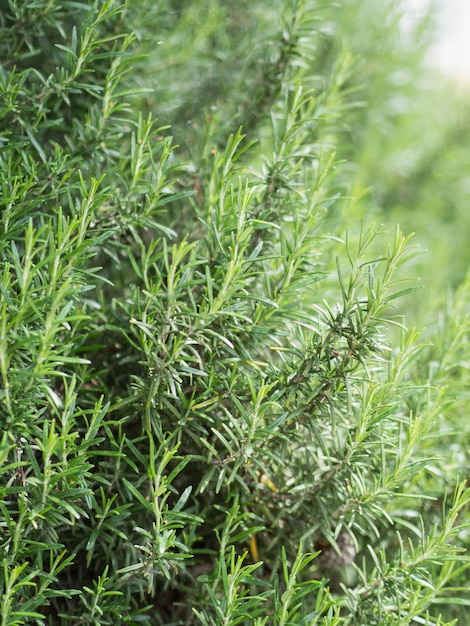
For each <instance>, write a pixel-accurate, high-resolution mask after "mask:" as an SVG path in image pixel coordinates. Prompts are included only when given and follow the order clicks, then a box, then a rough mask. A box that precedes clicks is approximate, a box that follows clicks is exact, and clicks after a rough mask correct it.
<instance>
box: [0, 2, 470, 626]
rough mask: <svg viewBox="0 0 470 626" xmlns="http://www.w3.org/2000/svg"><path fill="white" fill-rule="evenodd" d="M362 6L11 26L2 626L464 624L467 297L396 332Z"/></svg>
mask: <svg viewBox="0 0 470 626" xmlns="http://www.w3.org/2000/svg"><path fill="white" fill-rule="evenodd" d="M374 4H375V7H376V8H377V3H373V2H372V3H371V2H370V0H361V1H360V2H351V1H350V0H341V1H340V2H338V3H337V6H335V7H329V8H325V7H324V6H323V5H321V3H317V2H316V1H315V0H303V1H301V0H285V1H281V0H275V1H274V2H272V3H270V6H269V7H267V6H266V5H265V3H264V2H246V1H244V2H243V1H242V2H240V3H231V2H228V3H223V2H217V1H216V0H210V1H209V2H206V1H205V2H203V1H202V0H192V1H191V2H187V3H184V2H179V1H177V0H170V1H169V2H167V3H164V6H163V3H162V4H160V3H154V2H153V1H152V2H151V1H147V0H138V1H137V2H131V1H130V0H129V1H126V0H97V1H95V2H90V3H82V2H75V1H73V2H72V1H67V0H53V1H51V0H35V1H34V2H27V3H26V2H22V1H20V0H8V1H7V0H0V61H1V64H0V93H1V98H0V128H1V136H0V182H1V187H2V190H1V196H0V207H1V216H0V376H1V381H0V420H1V421H0V424H1V426H2V428H1V445H0V477H1V479H0V496H1V497H0V558H1V561H2V567H1V569H0V596H1V600H0V615H1V624H2V626H16V625H20V624H44V625H45V624H50V625H53V624H74V625H77V624H93V625H101V624H103V625H105V624H114V625H117V624H128V625H139V624H149V625H150V624H152V625H154V624H162V625H166V626H170V625H175V626H176V625H181V626H183V625H194V626H196V625H199V626H219V625H225V626H235V625H237V624H245V625H255V626H262V625H278V626H281V625H284V626H290V625H294V624H298V625H305V626H307V625H309V626H315V625H318V626H320V625H321V626H340V625H341V626H347V625H350V626H353V625H354V626H357V625H364V626H366V625H367V626H373V625H377V626H387V625H390V626H392V625H393V626H395V625H396V626H399V625H400V626H402V625H405V624H426V625H428V626H433V625H435V626H437V625H439V626H444V625H448V626H449V625H450V624H455V623H456V620H459V619H465V618H464V615H465V611H466V607H468V605H469V601H468V582H467V579H466V574H467V571H468V570H467V568H468V557H467V556H466V555H465V550H466V548H467V547H468V544H469V503H470V489H469V488H468V487H467V483H466V473H467V471H468V441H469V429H468V426H467V425H466V423H465V403H466V389H468V382H469V381H468V378H469V374H468V367H467V365H468V357H467V355H468V319H467V314H466V303H467V302H468V298H469V289H470V285H469V284H468V283H466V282H464V283H463V285H462V286H461V287H460V289H459V290H458V291H456V292H455V294H453V295H452V296H449V300H448V305H447V309H446V310H445V311H443V312H442V314H441V317H440V319H439V321H438V322H437V323H436V324H435V328H434V329H431V330H430V331H429V333H428V334H429V340H428V339H426V341H424V340H423V339H422V338H421V337H420V332H419V331H418V330H415V329H411V330H407V329H406V327H405V323H404V320H403V316H402V315H401V314H400V309H397V308H395V307H397V306H401V303H402V302H403V301H405V302H408V303H409V302H416V301H417V300H416V298H418V299H419V295H418V293H419V292H415V291H414V283H413V281H409V280H408V279H407V278H406V276H407V267H408V266H411V267H413V263H414V262H415V258H416V255H417V253H418V251H419V250H418V249H417V248H416V247H414V246H413V245H412V243H411V241H410V237H409V236H407V235H404V234H402V233H401V232H400V230H399V229H398V228H397V229H396V230H395V228H394V229H393V231H395V234H392V235H389V234H387V233H384V232H382V231H381V229H380V228H376V227H375V226H374V224H373V223H372V218H371V217H370V215H371V213H369V214H368V213H367V212H366V211H365V209H364V207H365V205H366V204H367V202H370V200H369V199H367V200H365V197H366V196H365V195H364V194H363V193H361V189H359V187H358V186H359V185H361V186H363V185H364V184H365V183H364V178H366V179H367V176H366V174H365V169H367V168H366V165H365V164H366V163H367V159H366V157H365V156H364V155H365V150H366V147H367V146H370V145H373V140H372V139H371V138H370V134H369V133H368V132H367V128H366V126H367V124H368V121H370V119H372V117H373V114H374V110H375V109H374V106H378V104H377V102H378V101H380V100H381V98H382V96H383V93H382V91H380V98H378V96H377V97H376V96H375V95H374V89H373V87H374V82H373V81H372V82H371V83H370V84H369V83H368V82H367V81H366V80H364V76H365V73H364V67H363V65H362V63H363V61H362V60H361V57H360V56H359V54H360V51H358V50H356V49H355V43H354V37H353V36H352V35H353V32H354V31H353V29H352V27H350V28H351V30H349V31H348V30H347V28H348V20H347V19H346V16H347V15H348V14H349V15H350V16H353V15H356V13H357V15H356V17H355V19H359V18H360V19H366V17H368V19H370V20H372V19H375V17H376V14H373V13H370V11H369V9H370V7H371V5H372V6H373V5H374ZM380 4H383V5H384V11H385V14H386V15H387V16H388V21H387V20H385V21H383V22H382V26H383V28H384V30H385V33H386V34H388V33H389V32H390V33H392V34H393V33H395V34H396V33H397V32H398V30H397V29H399V12H398V7H397V4H396V3H394V2H389V1H388V0H387V2H384V3H380ZM385 5H386V6H385ZM357 7H359V8H360V9H361V11H357ZM348 12H349V13H348ZM351 12H352V13H351ZM390 16H391V17H390ZM392 18H393V19H392ZM351 24H354V20H353V19H352V17H351ZM387 29H389V30H387ZM394 29H395V30H394ZM348 32H349V35H351V40H350V41H349V40H348V37H347V34H348ZM364 36H366V34H364ZM383 42H384V43H383V45H384V46H385V49H386V50H388V51H389V53H390V54H389V56H387V57H386V58H387V59H388V61H389V63H390V64H391V65H393V63H395V64H396V63H397V61H396V60H395V61H394V58H395V57H394V56H393V54H394V50H395V51H396V49H395V48H393V46H395V45H396V46H398V47H399V44H398V43H397V42H396V41H395V38H394V37H392V36H391V35H390V37H389V38H384V40H383ZM386 46H388V48H386ZM392 48H393V49H392ZM245 52H246V54H245ZM364 54H365V53H364ZM364 58H366V59H367V57H364ZM410 63H411V62H410ZM379 67H381V69H380V71H381V72H383V77H384V86H383V91H384V92H385V91H386V88H387V87H386V86H385V83H386V82H387V81H386V80H385V77H386V76H387V75H388V73H387V71H386V70H385V69H384V67H383V66H379ZM378 71H379V70H378ZM397 71H398V70H397ZM410 71H411V70H410ZM375 112H377V111H376V110H375ZM384 116H385V117H386V112H384ZM385 117H384V118H383V119H385ZM390 117H391V118H392V117H393V116H392V113H390ZM390 123H391V122H390ZM353 140H354V141H353ZM355 141H357V147H354V146H355V145H356V144H355V143H354V142H355ZM364 146H365V147H364ZM361 156H362V157H363V158H362V160H361V158H360V157H361ZM353 192H354V194H355V195H354V198H353V199H352V197H351V194H352V193H353ZM356 198H359V199H357V200H356ZM358 216H360V217H361V218H363V219H358ZM393 231H392V233H393ZM408 276H409V274H408ZM413 299H415V300H413ZM409 306H413V305H409ZM459 623H460V622H459ZM461 623H464V622H461Z"/></svg>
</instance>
